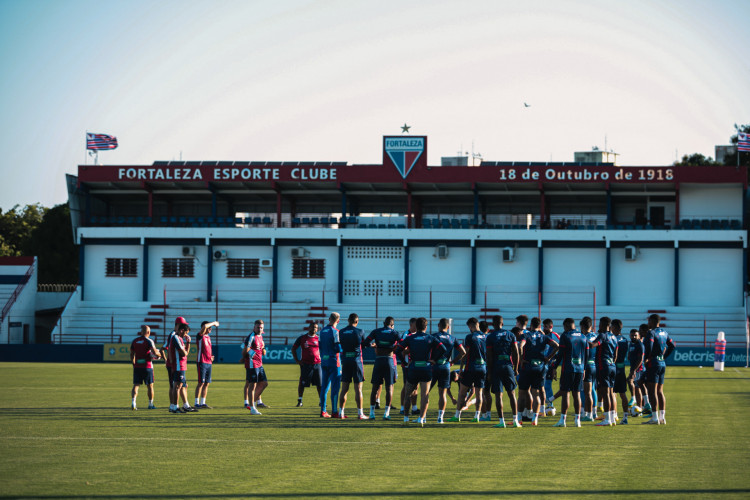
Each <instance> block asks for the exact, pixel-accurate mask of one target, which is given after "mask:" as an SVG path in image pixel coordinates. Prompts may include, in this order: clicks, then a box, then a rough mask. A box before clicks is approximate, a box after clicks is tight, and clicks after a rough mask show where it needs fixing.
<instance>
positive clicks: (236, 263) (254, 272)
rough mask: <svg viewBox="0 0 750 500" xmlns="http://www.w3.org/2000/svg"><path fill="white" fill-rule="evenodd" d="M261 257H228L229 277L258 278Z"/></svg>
mask: <svg viewBox="0 0 750 500" xmlns="http://www.w3.org/2000/svg"><path fill="white" fill-rule="evenodd" d="M259 264H260V259H227V278H258V277H259V276H260V265H259Z"/></svg>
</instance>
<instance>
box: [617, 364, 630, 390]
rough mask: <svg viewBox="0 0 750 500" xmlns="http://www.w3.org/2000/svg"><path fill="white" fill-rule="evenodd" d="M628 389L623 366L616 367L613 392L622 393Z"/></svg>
mask: <svg viewBox="0 0 750 500" xmlns="http://www.w3.org/2000/svg"><path fill="white" fill-rule="evenodd" d="M627 390H628V378H627V376H626V375H625V368H617V371H616V372H615V392H616V393H618V394H622V393H624V392H626V391H627Z"/></svg>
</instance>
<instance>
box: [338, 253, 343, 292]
mask: <svg viewBox="0 0 750 500" xmlns="http://www.w3.org/2000/svg"><path fill="white" fill-rule="evenodd" d="M338 245H339V262H338V265H339V280H338V281H339V282H338V288H339V291H338V303H339V304H341V303H343V302H344V245H342V244H341V240H339V242H338Z"/></svg>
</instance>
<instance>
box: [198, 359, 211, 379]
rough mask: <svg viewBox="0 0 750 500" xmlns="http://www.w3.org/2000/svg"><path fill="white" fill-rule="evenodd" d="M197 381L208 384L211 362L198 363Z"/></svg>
mask: <svg viewBox="0 0 750 500" xmlns="http://www.w3.org/2000/svg"><path fill="white" fill-rule="evenodd" d="M196 366H197V367H198V383H199V384H210V383H211V367H212V366H213V365H212V364H211V363H198V364H197V365H196Z"/></svg>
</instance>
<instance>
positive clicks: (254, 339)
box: [242, 319, 268, 415]
mask: <svg viewBox="0 0 750 500" xmlns="http://www.w3.org/2000/svg"><path fill="white" fill-rule="evenodd" d="M263 327H264V324H263V320H262V319H258V320H255V323H254V324H253V331H251V332H250V333H249V334H248V336H247V337H245V342H244V343H243V349H242V357H243V359H244V361H245V408H247V409H248V410H250V415H260V414H261V413H260V412H259V411H258V408H257V406H256V405H257V403H256V401H258V400H259V399H260V395H261V394H262V393H263V391H264V390H265V388H266V387H268V378H267V377H266V370H265V369H264V368H263V355H264V354H265V353H266V343H265V342H264V341H263Z"/></svg>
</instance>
